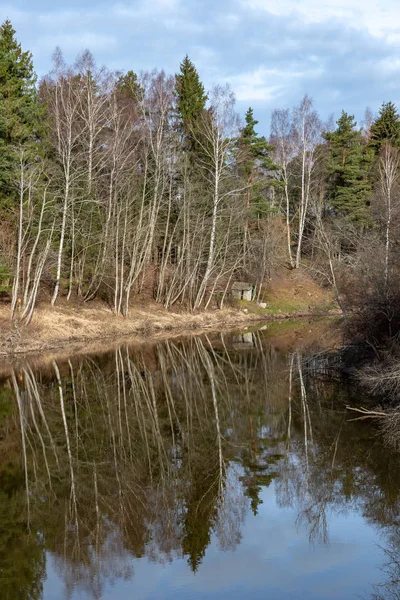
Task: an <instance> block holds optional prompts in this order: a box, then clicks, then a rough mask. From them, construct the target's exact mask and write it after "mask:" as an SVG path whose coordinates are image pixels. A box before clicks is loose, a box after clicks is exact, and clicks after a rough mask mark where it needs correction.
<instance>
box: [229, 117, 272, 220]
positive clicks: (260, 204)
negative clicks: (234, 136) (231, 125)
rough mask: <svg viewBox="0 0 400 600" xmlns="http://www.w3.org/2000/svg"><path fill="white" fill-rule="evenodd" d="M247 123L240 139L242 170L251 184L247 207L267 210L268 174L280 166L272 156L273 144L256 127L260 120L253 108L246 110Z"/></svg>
mask: <svg viewBox="0 0 400 600" xmlns="http://www.w3.org/2000/svg"><path fill="white" fill-rule="evenodd" d="M245 123H246V124H245V126H244V127H243V129H242V131H241V135H240V139H239V151H240V154H241V156H240V158H241V168H240V170H241V173H242V175H243V177H244V179H245V181H246V182H247V184H248V186H249V190H248V195H247V204H248V206H247V208H254V209H255V210H256V211H257V212H258V213H259V212H265V210H266V208H267V206H266V204H267V203H266V196H265V190H266V188H267V186H268V185H271V177H269V176H268V175H270V174H271V172H273V171H276V170H277V168H278V167H277V165H276V164H275V163H274V161H273V160H272V158H271V156H270V153H271V152H272V150H273V146H271V144H269V143H268V142H267V140H266V138H265V137H264V136H259V135H257V133H256V130H255V127H256V125H257V124H258V121H257V120H256V119H255V118H254V113H253V109H252V108H249V109H248V110H247V112H246V116H245Z"/></svg>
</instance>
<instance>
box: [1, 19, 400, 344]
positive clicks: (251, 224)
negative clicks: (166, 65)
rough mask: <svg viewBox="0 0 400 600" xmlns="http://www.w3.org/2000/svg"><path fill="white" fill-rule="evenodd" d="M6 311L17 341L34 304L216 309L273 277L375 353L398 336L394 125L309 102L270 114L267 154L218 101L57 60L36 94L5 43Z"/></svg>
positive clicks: (9, 37)
mask: <svg viewBox="0 0 400 600" xmlns="http://www.w3.org/2000/svg"><path fill="white" fill-rule="evenodd" d="M0 98H1V100H0V295H1V297H2V299H3V300H4V301H5V302H6V303H7V304H8V305H9V311H10V317H11V319H14V320H18V322H19V323H25V324H28V323H29V322H30V321H31V319H32V316H33V314H34V311H35V308H36V306H37V305H38V303H48V304H49V305H52V306H54V305H56V304H57V303H58V302H60V299H61V298H62V299H63V301H64V300H65V301H74V302H77V301H79V302H82V305H83V304H84V303H89V302H90V301H92V300H94V299H98V300H102V301H104V302H105V303H107V305H108V306H109V307H110V310H111V311H113V312H114V313H115V314H119V315H122V316H127V315H128V314H129V310H130V307H131V304H132V300H133V299H134V298H136V297H138V298H140V297H141V296H143V297H145V296H146V294H147V297H148V296H150V297H151V298H152V299H153V300H154V301H156V302H158V303H159V304H160V305H161V306H163V307H165V308H167V309H168V308H171V307H173V306H176V305H181V306H182V307H184V308H185V309H186V310H189V311H195V310H199V309H207V308H208V307H209V306H215V305H217V306H218V307H222V306H223V305H224V302H226V301H227V299H228V297H229V292H230V289H231V286H232V284H233V282H235V281H238V280H240V281H249V282H251V283H252V284H253V285H254V289H255V298H256V299H260V298H261V297H262V291H263V286H265V283H266V282H267V281H268V280H269V278H270V277H271V276H272V274H274V273H277V272H279V271H280V270H282V269H293V270H294V269H305V270H307V271H308V272H309V273H310V274H311V275H312V276H313V277H314V278H315V279H316V280H317V281H318V282H319V283H320V284H321V285H322V286H326V287H329V288H330V289H332V290H333V294H334V296H335V299H336V301H337V303H338V305H339V307H340V309H341V311H342V314H343V320H344V323H345V329H346V332H347V333H348V336H349V339H351V340H352V341H353V342H354V341H357V340H361V341H363V342H364V343H367V344H368V347H370V348H372V350H371V351H373V352H375V353H376V352H378V351H379V350H377V348H378V347H380V345H385V346H387V344H392V342H393V340H396V336H397V334H398V333H399V331H400V302H399V299H400V298H399V289H400V286H399V283H400V281H399V279H400V273H399V267H400V258H399V252H398V241H397V239H398V229H399V225H400V220H399V217H400V214H399V211H400V190H399V183H400V150H399V148H400V116H399V113H398V110H397V108H396V106H395V104H394V103H393V102H390V101H386V102H384V103H383V104H382V106H381V108H380V110H379V113H378V114H377V115H376V116H374V115H373V114H372V112H371V110H369V109H367V110H366V114H365V120H364V122H363V123H362V124H361V125H360V124H358V123H357V122H356V120H355V117H354V116H352V115H351V114H349V113H347V112H345V110H343V111H342V113H341V115H340V116H339V118H338V119H337V120H336V122H335V120H334V119H333V118H331V119H329V120H328V121H327V122H324V120H323V119H322V118H320V116H319V114H318V112H317V110H316V108H315V106H314V104H313V101H312V99H311V98H310V97H309V96H307V95H306V96H304V98H302V99H300V100H299V103H298V105H297V106H294V107H289V108H287V107H285V108H277V109H276V110H274V111H273V113H272V115H271V122H270V124H269V125H268V124H262V125H263V128H264V129H265V130H266V129H269V132H270V133H269V136H268V138H267V137H266V136H262V135H259V134H258V132H257V125H258V121H257V120H256V117H255V115H254V112H253V110H252V108H249V109H248V110H247V112H246V114H245V118H244V120H242V119H241V118H240V116H239V115H238V114H237V112H236V111H235V97H234V94H233V92H232V90H231V89H230V88H229V86H227V85H225V86H224V85H216V86H214V87H213V88H212V89H210V90H206V89H205V87H204V85H203V84H202V82H201V81H200V78H199V74H198V72H197V70H196V67H195V65H194V64H193V62H192V61H191V60H190V58H189V57H188V56H186V57H184V58H183V60H182V63H181V65H180V67H179V70H178V73H177V74H175V75H168V74H166V73H165V72H164V71H162V70H154V71H151V72H142V73H136V72H134V71H133V70H132V71H128V72H126V73H123V72H112V71H109V70H108V69H106V68H104V67H99V66H98V65H97V64H96V62H95V59H94V57H93V56H92V55H91V54H90V52H89V51H85V52H83V53H82V54H81V55H79V56H78V58H77V60H76V62H75V63H74V64H73V65H67V64H66V63H65V61H64V58H63V55H62V52H61V50H60V49H58V48H57V49H56V50H55V51H54V54H53V68H52V70H51V72H50V73H48V74H47V75H46V76H44V77H43V78H42V79H41V80H40V81H39V80H38V79H37V76H36V74H35V71H34V65H33V61H32V56H31V53H30V52H29V50H25V49H22V48H21V45H20V43H19V42H18V40H17V36H16V32H15V31H14V29H13V26H12V24H11V22H10V21H9V20H7V21H5V22H4V23H3V24H2V26H1V28H0Z"/></svg>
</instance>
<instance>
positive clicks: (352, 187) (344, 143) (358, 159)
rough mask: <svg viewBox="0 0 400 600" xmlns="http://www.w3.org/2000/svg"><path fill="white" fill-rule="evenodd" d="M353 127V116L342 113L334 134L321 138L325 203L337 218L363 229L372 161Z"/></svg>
mask: <svg viewBox="0 0 400 600" xmlns="http://www.w3.org/2000/svg"><path fill="white" fill-rule="evenodd" d="M356 126H357V123H356V122H355V120H354V116H352V115H349V114H347V113H346V112H345V111H342V114H341V117H340V118H339V120H338V121H337V127H336V130H335V131H333V132H329V133H326V134H325V139H326V140H327V142H328V152H329V154H328V162H327V172H328V177H329V181H328V199H329V202H330V204H331V206H332V207H333V208H334V209H335V210H336V211H337V212H338V213H339V214H341V215H343V216H346V217H349V218H350V219H351V220H352V221H355V222H357V223H359V224H360V225H361V224H364V225H365V224H366V223H367V222H368V220H369V215H368V204H369V201H370V196H371V184H370V181H369V172H370V168H371V158H372V157H371V151H370V149H368V148H367V147H366V146H365V144H364V143H363V138H362V134H361V131H360V130H358V129H356Z"/></svg>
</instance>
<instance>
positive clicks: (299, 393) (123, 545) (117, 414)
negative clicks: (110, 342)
mask: <svg viewBox="0 0 400 600" xmlns="http://www.w3.org/2000/svg"><path fill="white" fill-rule="evenodd" d="M240 339H241V338H236V339H233V338H232V336H229V335H220V336H218V337H214V338H212V339H211V338H209V337H207V336H205V337H201V338H200V337H194V338H190V339H187V340H183V341H166V342H162V343H159V344H156V345H152V346H143V347H141V348H131V347H129V346H127V345H125V346H121V347H119V348H117V349H116V350H115V351H114V352H113V353H108V354H104V355H101V356H86V357H78V358H74V359H70V360H69V361H66V362H56V361H54V360H53V361H52V363H51V364H49V365H48V366H46V367H42V368H37V369H34V368H32V366H30V365H29V364H28V363H26V364H23V365H22V366H20V367H15V369H14V370H13V371H12V372H11V373H10V374H9V376H7V377H5V378H4V380H3V381H2V382H1V383H0V418H1V420H0V448H1V454H0V523H1V524H0V561H1V570H0V587H1V590H2V594H3V595H2V598H5V600H11V599H12V600H15V599H18V600H19V599H21V600H28V599H32V600H36V599H40V598H41V597H42V589H43V581H44V577H45V573H46V562H45V555H46V552H47V555H48V556H49V557H51V560H52V563H53V565H54V567H55V569H56V571H57V573H58V574H59V575H60V576H61V577H62V579H63V581H64V583H65V588H66V592H67V595H68V593H71V592H72V590H73V589H80V590H82V591H83V592H85V593H86V594H87V595H88V597H92V598H101V596H102V593H103V589H104V586H105V585H106V584H107V583H109V582H112V581H115V580H116V579H118V578H126V579H130V578H132V577H134V573H133V567H132V564H133V563H132V558H133V557H136V558H139V557H147V558H148V559H149V560H151V561H157V562H164V561H172V560H174V559H175V558H177V557H186V559H187V561H188V563H189V565H190V567H191V569H192V570H193V571H196V570H197V569H198V568H199V565H200V564H201V562H202V559H203V557H204V555H205V552H206V550H207V547H208V546H209V544H210V540H211V537H212V536H213V535H214V536H216V538H217V539H218V543H219V546H220V549H221V550H232V549H234V548H235V547H236V546H237V545H238V544H239V543H240V540H241V530H242V525H243V522H244V519H245V514H246V510H247V508H248V507H250V508H251V510H252V511H253V513H254V514H255V515H256V514H257V512H258V508H259V505H260V503H261V502H262V499H261V491H262V489H263V488H265V487H267V486H269V485H270V483H271V481H272V480H274V482H275V488H274V489H275V493H276V497H277V501H278V504H279V505H280V506H282V507H289V506H290V507H294V508H295V509H296V511H297V514H298V524H299V526H300V525H301V526H303V525H304V524H305V525H306V526H307V528H308V531H309V536H310V540H311V541H312V542H315V543H328V542H329V528H328V523H329V519H328V515H329V514H330V513H332V512H336V513H337V512H346V511H347V510H349V509H352V508H354V507H357V508H358V509H359V510H360V512H361V513H362V514H363V515H364V517H365V518H366V519H368V521H370V522H371V523H373V524H374V525H376V526H378V527H380V528H381V529H382V530H383V531H384V532H385V534H386V535H387V539H388V541H389V542H390V548H391V549H390V550H388V557H389V558H390V559H391V561H392V563H391V566H390V567H389V571H388V574H389V583H390V584H391V586H389V587H386V589H383V588H382V590H378V593H380V591H383V592H384V593H386V594H388V595H387V597H388V598H398V597H399V595H397V596H396V595H393V593H394V594H395V593H398V590H397V592H396V587H397V586H398V578H397V576H395V573H394V571H393V569H394V568H395V567H396V568H397V567H398V563H397V562H396V560H397V558H396V557H398V554H397V551H398V549H399V547H400V540H399V537H398V533H397V523H398V518H399V515H400V507H399V489H400V475H399V473H400V471H399V458H398V456H397V455H395V454H393V453H392V454H390V453H388V451H387V450H386V449H385V448H383V447H382V446H381V444H380V439H379V437H377V436H374V435H373V434H374V433H375V432H374V431H372V430H371V426H370V425H366V424H365V423H362V424H360V423H354V422H349V421H348V418H347V416H346V414H345V412H344V409H343V406H344V405H345V404H346V403H348V394H349V391H348V390H347V389H346V388H345V387H344V386H338V385H336V384H333V383H329V382H326V381H321V380H318V379H310V378H309V377H307V376H306V374H305V373H303V370H302V358H301V355H300V353H298V352H294V353H292V354H289V355H286V354H285V353H284V352H279V351H276V350H275V349H274V347H273V345H271V344H270V343H269V341H268V338H267V337H263V333H262V332H256V333H253V334H251V335H250V336H249V335H247V337H246V344H243V343H241V341H240ZM249 339H251V344H250V343H249ZM393 590H394V592H393ZM389 594H392V595H389ZM377 597H378V596H377Z"/></svg>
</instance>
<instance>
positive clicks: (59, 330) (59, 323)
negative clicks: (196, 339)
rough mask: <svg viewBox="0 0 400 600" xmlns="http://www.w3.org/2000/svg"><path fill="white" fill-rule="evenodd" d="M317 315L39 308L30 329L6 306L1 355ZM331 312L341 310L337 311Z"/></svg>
mask: <svg viewBox="0 0 400 600" xmlns="http://www.w3.org/2000/svg"><path fill="white" fill-rule="evenodd" d="M313 314H315V313H313V312H312V311H309V312H305V311H302V312H299V313H297V314H296V313H291V314H284V313H280V314H278V315H271V314H268V313H265V314H260V313H259V312H257V313H254V314H252V313H250V312H249V311H248V309H246V308H245V309H237V308H236V309H235V308H228V309H223V310H213V311H208V312H203V313H199V314H192V313H182V312H181V313H178V312H172V311H165V310H163V309H161V308H160V306H159V305H155V306H151V305H150V306H148V307H146V309H134V310H133V311H132V312H131V314H130V316H129V317H127V318H123V317H118V316H115V315H113V314H112V313H111V312H110V310H109V309H107V308H106V307H101V306H96V307H95V308H82V307H79V308H72V307H66V306H63V307H55V308H49V307H43V308H38V309H37V311H36V313H35V315H34V318H33V320H32V322H31V324H30V325H29V326H28V327H24V326H18V324H17V323H15V324H12V323H10V319H9V309H8V307H0V327H1V333H0V355H2V356H8V357H17V356H19V355H22V354H26V353H32V354H38V353H43V352H48V351H53V350H67V349H68V351H69V352H71V353H72V352H74V349H75V348H78V347H79V348H82V347H85V346H87V345H88V344H90V343H93V342H96V343H99V342H101V341H102V340H108V341H112V340H116V339H119V338H125V337H136V338H141V339H142V340H147V339H151V338H156V337H161V336H165V335H171V333H185V332H190V331H198V332H200V331H203V330H204V331H205V330H210V329H214V330H216V329H221V328H224V327H234V326H236V325H240V326H242V325H244V324H251V323H255V322H258V321H271V320H275V319H279V320H282V319H288V318H291V319H293V318H300V317H307V316H312V315H313ZM331 314H336V312H333V311H331Z"/></svg>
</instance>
